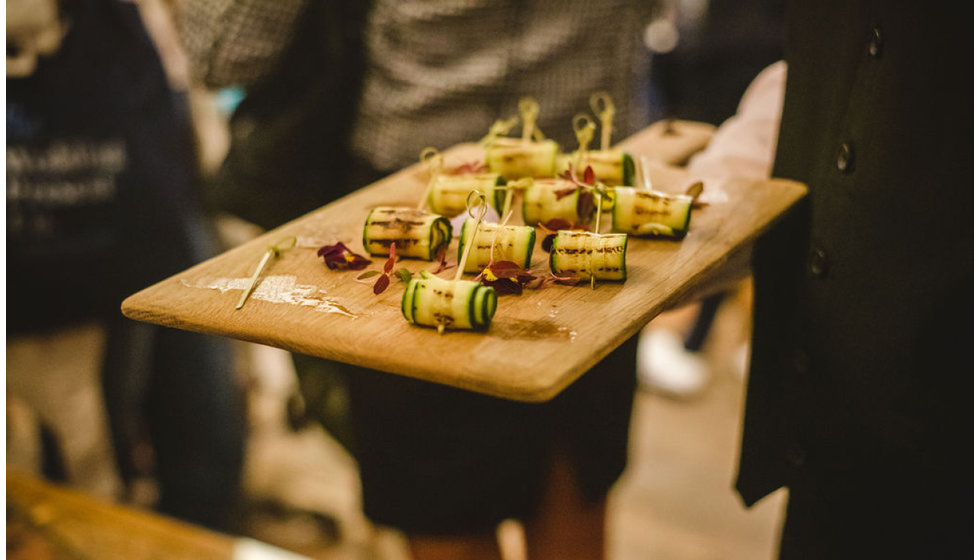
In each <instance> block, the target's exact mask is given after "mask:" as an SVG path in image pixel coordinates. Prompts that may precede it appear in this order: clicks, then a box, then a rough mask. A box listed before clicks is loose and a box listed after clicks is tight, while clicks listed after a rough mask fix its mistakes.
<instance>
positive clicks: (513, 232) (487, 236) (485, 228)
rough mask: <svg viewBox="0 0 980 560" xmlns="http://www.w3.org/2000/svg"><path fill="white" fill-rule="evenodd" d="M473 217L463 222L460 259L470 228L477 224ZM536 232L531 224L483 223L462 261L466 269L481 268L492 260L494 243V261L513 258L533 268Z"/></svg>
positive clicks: (518, 262)
mask: <svg viewBox="0 0 980 560" xmlns="http://www.w3.org/2000/svg"><path fill="white" fill-rule="evenodd" d="M475 224H476V220H474V219H473V218H469V219H467V220H466V221H465V222H463V227H462V228H461V231H460V233H459V250H458V251H457V257H456V261H457V262H461V261H462V260H463V253H464V252H465V251H464V249H465V247H466V241H467V240H468V239H469V238H470V234H469V230H470V228H472V227H474V225H475ZM535 237H536V234H535V232H534V228H533V227H531V226H507V225H500V224H490V223H485V222H483V223H480V229H478V230H477V232H476V234H475V235H474V236H473V248H471V249H470V253H469V255H467V256H466V262H465V263H463V264H462V266H463V272H480V271H481V270H483V269H484V268H486V266H487V265H488V264H489V263H490V260H491V259H490V256H491V255H490V247H491V246H492V247H493V260H494V261H511V262H514V263H517V265H518V266H521V267H522V268H525V269H526V268H530V266H531V254H532V253H533V252H534V240H535Z"/></svg>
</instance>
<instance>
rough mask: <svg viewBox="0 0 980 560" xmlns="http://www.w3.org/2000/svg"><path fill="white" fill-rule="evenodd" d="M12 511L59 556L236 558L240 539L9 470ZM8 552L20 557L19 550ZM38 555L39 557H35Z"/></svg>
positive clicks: (188, 559)
mask: <svg viewBox="0 0 980 560" xmlns="http://www.w3.org/2000/svg"><path fill="white" fill-rule="evenodd" d="M7 512H8V523H9V521H10V518H14V519H23V520H24V522H25V523H27V524H28V525H29V526H30V527H32V531H33V532H34V533H36V534H37V536H39V537H40V538H41V539H42V540H43V541H46V542H48V547H47V548H48V549H49V550H51V551H52V552H53V554H52V556H53V557H55V558H127V559H131V560H139V559H151V558H175V559H176V558H179V559H186V560H198V559H199V560H212V559H220V558H228V559H231V558H233V557H234V549H235V541H234V540H233V539H232V538H231V537H228V536H226V535H222V534H219V533H215V532H212V531H208V530H206V529H202V528H199V527H195V526H193V525H190V524H187V523H182V522H180V521H176V520H173V519H169V518H166V517H162V516H159V515H155V514H151V513H148V512H142V511H137V510H135V509H131V508H127V507H122V506H118V505H115V504H110V503H107V502H102V501H99V500H96V499H94V498H91V497H89V496H86V495H84V494H82V493H79V492H77V491H73V490H68V489H65V488H61V487H57V486H53V485H51V484H48V483H45V482H42V481H40V480H38V479H36V478H34V477H31V476H29V475H26V474H23V473H19V472H17V471H14V470H10V469H8V470H7ZM7 552H8V553H10V554H11V555H12V557H21V558H25V557H30V556H32V554H29V553H25V554H23V555H18V551H17V550H16V547H14V550H11V542H10V540H8V542H7ZM33 556H35V557H36V556H38V555H36V554H35V555H33Z"/></svg>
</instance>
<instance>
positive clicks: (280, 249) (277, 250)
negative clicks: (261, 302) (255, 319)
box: [235, 235, 296, 310]
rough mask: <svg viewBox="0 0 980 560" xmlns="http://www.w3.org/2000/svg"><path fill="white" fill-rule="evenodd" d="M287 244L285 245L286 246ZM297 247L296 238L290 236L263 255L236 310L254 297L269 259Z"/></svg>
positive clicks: (272, 246)
mask: <svg viewBox="0 0 980 560" xmlns="http://www.w3.org/2000/svg"><path fill="white" fill-rule="evenodd" d="M284 244H285V245H284ZM295 246H296V237H295V236H292V235H290V236H289V237H283V238H282V239H280V240H279V241H278V242H277V243H276V244H275V245H270V246H269V247H268V248H267V249H266V250H265V253H264V254H263V255H262V259H261V260H260V261H259V265H258V266H257V267H255V272H253V273H252V278H251V279H250V280H249V282H248V287H247V288H245V291H244V292H242V297H241V299H239V300H238V305H236V306H235V310H238V309H241V308H242V307H244V306H245V300H247V299H248V296H250V295H252V291H254V290H255V286H257V285H258V283H259V274H261V273H262V269H263V268H265V265H266V264H268V262H269V259H271V258H272V257H278V256H279V255H281V254H282V253H284V252H286V251H288V250H290V249H292V248H293V247H295Z"/></svg>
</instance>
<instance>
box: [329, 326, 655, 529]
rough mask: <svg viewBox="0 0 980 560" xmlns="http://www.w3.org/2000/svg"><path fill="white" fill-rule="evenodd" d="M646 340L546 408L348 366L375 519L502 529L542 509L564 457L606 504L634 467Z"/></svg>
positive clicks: (366, 493)
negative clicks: (632, 443) (639, 363)
mask: <svg viewBox="0 0 980 560" xmlns="http://www.w3.org/2000/svg"><path fill="white" fill-rule="evenodd" d="M636 343H637V337H636V336H634V337H633V338H631V339H629V340H628V341H626V342H625V343H623V344H622V345H621V346H620V347H618V348H617V349H615V350H613V351H612V352H611V353H610V354H609V355H608V356H606V358H604V359H603V360H602V361H600V362H599V363H598V364H597V365H596V366H595V367H594V368H593V369H592V370H590V371H588V372H587V373H586V374H585V375H583V376H582V377H581V378H579V379H578V380H577V381H576V382H575V383H573V384H572V385H571V386H569V387H568V388H567V389H566V390H565V391H563V392H562V393H561V394H559V395H558V396H557V397H555V398H554V399H553V400H551V401H548V402H545V403H521V402H514V401H508V400H504V399H498V398H494V397H489V396H486V395H480V394H477V393H473V392H470V391H465V390H462V389H456V388H452V387H446V386H443V385H436V384H434V383H429V382H426V381H418V380H415V379H410V378H407V377H400V376H394V375H391V374H388V373H381V372H377V371H372V370H368V369H364V368H356V367H354V366H344V365H341V367H344V368H345V369H346V371H347V373H349V374H350V377H349V380H350V388H351V406H352V409H351V413H352V415H353V418H354V422H353V424H352V425H353V428H354V435H355V449H356V457H357V459H358V462H359V465H360V470H361V480H362V486H363V500H364V511H365V514H366V515H367V516H368V518H369V519H371V520H372V521H374V522H375V523H380V524H383V525H392V526H395V527H398V528H400V529H402V530H404V531H409V532H413V533H421V534H435V535H438V534H467V533H476V532H486V531H492V530H493V528H494V527H496V526H497V524H498V523H500V522H501V521H503V520H504V519H514V518H516V519H526V518H528V517H529V516H531V515H533V514H534V513H536V509H535V508H536V507H537V506H538V502H539V501H540V500H539V499H538V498H539V497H540V495H541V492H542V490H543V488H544V483H545V480H546V478H547V475H548V467H549V466H550V465H551V459H550V457H551V454H553V453H554V454H561V455H563V456H564V457H566V458H567V459H568V461H569V463H570V464H571V465H572V466H573V468H574V469H575V473H576V480H577V482H578V485H579V487H580V488H581V490H582V492H583V494H584V496H583V497H584V498H585V500H587V501H588V502H589V503H601V502H602V501H603V500H605V498H606V495H607V493H608V492H609V490H610V489H611V488H612V485H613V484H614V483H615V482H616V480H618V478H619V476H620V475H621V474H622V472H623V469H625V468H626V459H627V448H628V439H629V424H630V417H631V415H632V410H633V395H634V392H635V389H636Z"/></svg>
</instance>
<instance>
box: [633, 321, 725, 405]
mask: <svg viewBox="0 0 980 560" xmlns="http://www.w3.org/2000/svg"><path fill="white" fill-rule="evenodd" d="M636 374H637V380H638V381H639V384H640V386H641V387H642V388H645V389H650V390H653V391H656V392H658V393H662V394H664V395H666V396H669V397H672V398H677V399H685V398H690V397H694V396H696V395H698V394H699V393H701V391H703V390H704V388H705V387H706V386H707V384H708V377H709V375H710V370H709V368H708V363H707V361H706V360H705V359H704V358H703V357H702V356H701V354H700V353H699V352H691V351H690V350H687V349H686V348H684V341H683V340H682V339H681V337H680V335H678V334H677V333H676V332H674V331H671V330H668V329H653V330H646V331H643V332H642V333H641V334H640V341H639V348H638V349H637V353H636Z"/></svg>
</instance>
